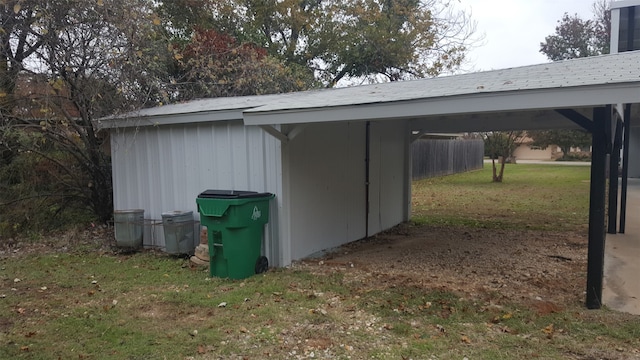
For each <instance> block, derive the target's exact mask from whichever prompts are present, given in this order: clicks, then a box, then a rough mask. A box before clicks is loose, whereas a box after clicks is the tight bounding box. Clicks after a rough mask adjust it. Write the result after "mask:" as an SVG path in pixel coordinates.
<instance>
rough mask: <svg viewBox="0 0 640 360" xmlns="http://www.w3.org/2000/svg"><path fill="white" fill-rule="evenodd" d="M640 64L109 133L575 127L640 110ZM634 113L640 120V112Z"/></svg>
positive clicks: (187, 111) (224, 114) (531, 72)
mask: <svg viewBox="0 0 640 360" xmlns="http://www.w3.org/2000/svg"><path fill="white" fill-rule="evenodd" d="M639 64H640V51H633V52H625V53H620V54H610V55H602V56H594V57H588V58H581V59H573V60H566V61H558V62H552V63H545V64H539V65H530V66H523V67H516V68H509V69H503V70H494V71H486V72H476V73H469V74H463V75H452V76H443V77H438V78H430V79H420V80H412V81H402V82H391V83H382V84H374V85H363V86H354V87H347V88H337V89H323V90H315V91H305V92H297V93H288V94H276V95H262V96H245V97H231V98H214V99H205V100H197V101H191V102H188V103H184V104H176V105H167V106H162V107H157V108H152V109H145V110H141V111H139V112H137V113H135V114H129V116H128V118H129V121H128V125H127V124H125V123H123V122H122V119H109V120H103V122H102V124H101V126H102V127H117V126H133V125H138V126H139V125H151V124H163V123H188V122H199V121H220V120H233V119H236V120H241V119H242V120H244V122H245V124H246V125H276V124H304V123H313V122H329V121H357V120H392V119H412V120H413V121H414V123H415V127H417V128H420V127H422V128H425V129H428V131H432V132H436V131H437V132H459V131H484V130H492V129H493V130H500V129H506V128H520V129H530V128H551V127H572V126H574V124H573V123H571V122H570V121H568V120H566V119H565V118H564V117H562V116H560V115H558V114H556V113H555V112H554V111H553V110H554V109H566V108H569V109H575V110H577V111H579V112H582V113H583V114H585V115H588V113H589V111H590V110H591V109H592V108H593V107H595V106H601V105H605V104H617V103H633V104H638V103H640V66H639ZM634 113H640V111H638V106H635V107H634ZM134 118H135V119H137V120H136V121H133V122H131V121H130V120H131V119H134ZM140 120H143V121H140ZM445 121H446V122H448V124H444V123H443V122H445ZM514 121H515V123H514Z"/></svg>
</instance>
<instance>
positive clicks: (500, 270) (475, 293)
mask: <svg viewBox="0 0 640 360" xmlns="http://www.w3.org/2000/svg"><path fill="white" fill-rule="evenodd" d="M586 262H587V238H586V234H577V233H574V232H541V231H511V230H493V229H477V228H468V229H461V228H438V227H427V226H410V225H401V226H399V227H396V228H394V229H392V230H390V231H388V232H386V233H383V234H379V235H377V236H375V237H372V238H370V239H366V240H362V241H358V242H355V243H351V244H348V245H345V246H343V247H340V248H338V249H336V250H335V251H334V252H331V253H329V254H327V255H325V256H323V257H322V258H317V259H307V260H304V261H301V262H298V263H296V264H294V265H293V266H299V267H305V268H308V269H311V270H312V271H316V272H330V271H334V270H336V269H343V270H344V269H348V270H349V271H346V273H347V274H349V275H348V278H349V279H351V280H352V281H360V282H366V283H368V284H369V285H370V286H371V285H374V284H375V283H376V282H380V281H379V280H380V279H381V278H384V279H387V280H393V279H395V280H402V281H403V282H408V283H411V284H412V285H419V286H423V287H425V288H431V289H442V290H448V291H453V292H456V293H459V294H460V295H461V296H467V297H471V298H484V297H486V296H487V295H491V298H494V299H495V295H496V294H498V298H500V299H503V300H505V301H515V302H525V303H531V304H533V305H534V306H536V307H539V308H540V309H538V310H539V311H541V312H546V311H556V310H559V309H561V308H562V307H564V306H566V305H569V304H575V303H576V302H578V303H581V302H583V301H584V291H585V289H584V288H585V286H586ZM385 282H386V281H385ZM385 282H380V286H387V285H385V284H384V283H385Z"/></svg>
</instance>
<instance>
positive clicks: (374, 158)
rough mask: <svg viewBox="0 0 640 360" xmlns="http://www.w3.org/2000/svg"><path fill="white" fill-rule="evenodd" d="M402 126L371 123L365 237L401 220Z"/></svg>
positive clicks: (391, 123) (402, 182)
mask: <svg viewBox="0 0 640 360" xmlns="http://www.w3.org/2000/svg"><path fill="white" fill-rule="evenodd" d="M405 141H407V136H406V134H405V127H404V126H398V124H397V123H394V122H372V123H371V152H370V158H371V160H370V161H371V165H370V176H369V184H370V185H369V205H370V208H369V235H373V234H376V233H378V232H380V231H384V230H387V229H389V228H391V227H393V226H395V225H397V224H399V223H401V222H402V221H403V215H404V206H405V204H404V198H405V196H404V191H405V180H406V178H405V146H406V143H405Z"/></svg>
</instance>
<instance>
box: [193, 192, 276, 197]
mask: <svg viewBox="0 0 640 360" xmlns="http://www.w3.org/2000/svg"><path fill="white" fill-rule="evenodd" d="M270 196H272V194H271V193H268V192H264V193H259V192H256V191H242V190H205V191H203V192H201V193H200V195H198V198H205V199H246V198H259V197H270Z"/></svg>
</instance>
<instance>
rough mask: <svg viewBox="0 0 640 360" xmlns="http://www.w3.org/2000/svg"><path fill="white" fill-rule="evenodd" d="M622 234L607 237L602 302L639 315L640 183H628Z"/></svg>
mask: <svg viewBox="0 0 640 360" xmlns="http://www.w3.org/2000/svg"><path fill="white" fill-rule="evenodd" d="M628 185H629V186H628V194H627V195H628V196H627V218H626V229H625V233H624V234H615V235H614V234H607V238H606V242H605V256H604V284H603V289H602V302H603V304H604V305H606V306H607V307H609V308H610V309H613V310H618V311H623V312H627V313H631V314H636V315H640V221H639V220H640V219H639V218H638V215H639V214H640V179H629V183H628Z"/></svg>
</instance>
